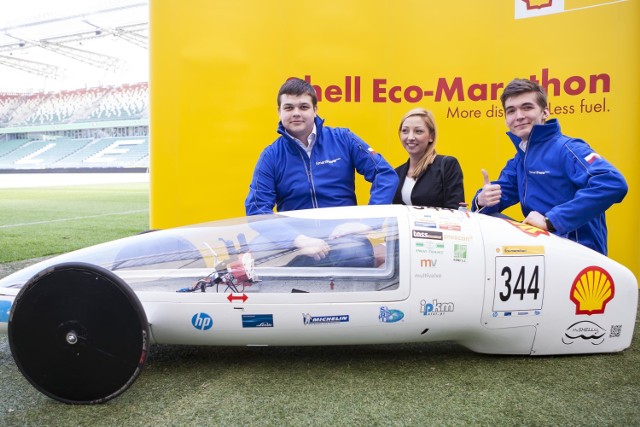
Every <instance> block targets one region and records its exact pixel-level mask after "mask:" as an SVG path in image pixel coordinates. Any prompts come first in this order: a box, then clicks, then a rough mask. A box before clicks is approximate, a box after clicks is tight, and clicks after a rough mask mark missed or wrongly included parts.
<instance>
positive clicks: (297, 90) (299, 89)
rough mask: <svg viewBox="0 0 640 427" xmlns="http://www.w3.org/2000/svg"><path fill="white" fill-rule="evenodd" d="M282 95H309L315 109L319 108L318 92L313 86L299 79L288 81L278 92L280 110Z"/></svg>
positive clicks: (294, 78) (293, 78)
mask: <svg viewBox="0 0 640 427" xmlns="http://www.w3.org/2000/svg"><path fill="white" fill-rule="evenodd" d="M282 95H294V96H300V95H309V96H310V97H311V102H312V104H313V107H314V108H315V107H317V106H318V95H317V94H316V90H315V89H314V88H313V86H311V83H309V82H307V81H306V80H302V79H299V78H297V77H292V78H290V79H288V80H287V81H286V82H284V84H283V85H282V86H280V90H279V91H278V108H280V105H281V102H280V98H281V96H282Z"/></svg>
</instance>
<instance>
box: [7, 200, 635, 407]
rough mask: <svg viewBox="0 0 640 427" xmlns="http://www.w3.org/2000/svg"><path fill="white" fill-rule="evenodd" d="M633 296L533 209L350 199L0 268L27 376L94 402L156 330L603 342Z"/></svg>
mask: <svg viewBox="0 0 640 427" xmlns="http://www.w3.org/2000/svg"><path fill="white" fill-rule="evenodd" d="M301 237H302V238H301ZM318 245H320V246H321V247H323V248H324V250H317V246H318ZM324 245H326V246H324ZM637 303H638V283H637V280H636V278H635V277H634V275H633V274H632V273H631V272H630V271H629V270H628V269H627V268H625V267H624V266H622V265H620V264H619V263H617V262H615V261H613V260H612V259H610V258H608V257H606V256H603V255H601V254H599V253H597V252H595V251H592V250H591V249H588V248H586V247H584V246H581V245H579V244H577V243H574V242H572V241H569V240H567V239H564V238H561V237H558V236H555V235H552V234H549V233H548V232H546V231H543V230H540V229H537V228H535V227H531V226H528V225H524V224H522V223H519V222H517V221H513V220H510V219H503V218H495V217H490V216H486V215H482V214H476V213H470V212H466V211H460V210H449V209H435V208H424V207H408V206H357V207H341V208H326V209H315V210H305V211H293V212H286V213H279V214H273V215H265V216H256V217H246V218H237V219H233V220H224V221H216V222H211V223H206V224H199V225H193V226H187V227H180V228H174V229H168V230H159V231H153V232H148V233H144V234H141V235H137V236H132V237H129V238H125V239H121V240H117V241H114V242H109V243H105V244H101V245H97V246H94V247H90V248H86V249H82V250H79V251H75V252H72V253H69V254H65V255H62V256H59V257H55V258H51V259H48V260H46V261H44V262H42V263H39V264H36V265H34V266H31V267H29V268H27V269H25V270H22V271H20V272H17V273H14V274H12V275H10V276H8V277H6V278H4V279H3V280H1V281H0V332H3V333H8V335H9V343H10V347H11V351H12V354H13V356H14V359H15V360H16V363H17V365H18V367H19V368H20V369H21V371H22V373H23V374H24V375H25V376H26V377H27V379H29V381H30V382H31V383H32V384H33V385H34V386H36V387H37V388H38V389H39V390H41V391H42V392H44V393H45V394H47V395H49V396H51V397H53V398H55V399H58V400H61V401H64V402H70V403H93V402H103V401H106V400H108V399H110V398H113V397H115V396H117V395H118V394H120V393H121V392H122V391H124V390H126V388H127V387H128V386H129V385H130V384H131V383H132V382H133V380H134V379H135V378H136V377H137V376H138V375H139V373H140V370H141V368H142V366H143V364H144V361H145V359H146V354H147V350H148V346H149V345H150V344H153V343H159V344H186V345H216V346H218V345H241V346H265V345H278V346H281V345H294V346H299V345H341V344H343V345H354V344H380V343H404V342H429V341H442V340H447V341H455V342H457V343H459V344H461V345H463V346H465V347H467V348H469V349H471V350H473V351H475V352H481V353H493V354H514V355H516V354H520V355H555V354H586V353H609V352H618V351H622V350H624V349H626V348H628V347H629V346H630V344H631V339H632V336H633V328H634V324H635V317H636V313H637ZM35 354H37V355H38V356H37V357H35ZM43 355H44V356H43ZM43 360H46V362H43ZM43 363H44V366H42V365H43ZM99 366H101V367H103V368H98V367H99ZM53 371H56V372H59V373H58V374H56V375H55V376H53V377H52V375H53V374H52V372H53ZM95 371H101V372H102V373H100V374H98V373H95ZM114 377H117V378H114Z"/></svg>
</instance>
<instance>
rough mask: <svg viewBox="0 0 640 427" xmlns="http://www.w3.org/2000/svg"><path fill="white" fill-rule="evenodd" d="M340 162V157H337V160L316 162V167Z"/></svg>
mask: <svg viewBox="0 0 640 427" xmlns="http://www.w3.org/2000/svg"><path fill="white" fill-rule="evenodd" d="M340 160H342V157H338V158H337V159H332V160H322V161H320V162H316V166H320V165H330V164H333V163H335V162H339V161H340Z"/></svg>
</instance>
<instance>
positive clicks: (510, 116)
mask: <svg viewBox="0 0 640 427" xmlns="http://www.w3.org/2000/svg"><path fill="white" fill-rule="evenodd" d="M504 112H505V118H506V121H507V126H508V127H509V130H510V131H511V133H513V134H514V135H516V136H518V137H520V138H521V139H523V140H528V139H529V134H530V133H531V129H533V126H534V125H540V124H543V123H544V121H545V119H546V118H547V117H548V116H549V108H542V107H540V105H538V103H537V102H536V94H535V93H534V92H527V93H523V94H522V95H518V96H513V97H511V98H508V99H507V100H506V101H505V103H504Z"/></svg>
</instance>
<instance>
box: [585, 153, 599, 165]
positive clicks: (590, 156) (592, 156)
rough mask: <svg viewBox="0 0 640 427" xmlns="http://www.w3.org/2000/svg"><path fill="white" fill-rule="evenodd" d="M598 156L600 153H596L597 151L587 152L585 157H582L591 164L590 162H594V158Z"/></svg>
mask: <svg viewBox="0 0 640 427" xmlns="http://www.w3.org/2000/svg"><path fill="white" fill-rule="evenodd" d="M599 158H600V154H598V153H591V154H589V155H588V156H587V157H585V158H584V160H585V161H586V162H587V163H589V164H591V163H593V162H595V161H596V159H599Z"/></svg>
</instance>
